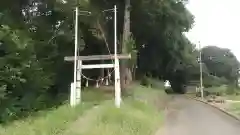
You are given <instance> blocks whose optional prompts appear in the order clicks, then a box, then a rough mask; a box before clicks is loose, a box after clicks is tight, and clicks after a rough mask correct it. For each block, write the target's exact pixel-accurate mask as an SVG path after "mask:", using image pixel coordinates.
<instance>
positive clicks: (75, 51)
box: [73, 6, 78, 105]
mask: <svg viewBox="0 0 240 135" xmlns="http://www.w3.org/2000/svg"><path fill="white" fill-rule="evenodd" d="M77 50H78V6H76V9H75V48H74V75H73V76H74V78H73V96H74V97H76V96H77ZM73 102H74V105H76V102H78V101H75V100H74V101H73Z"/></svg>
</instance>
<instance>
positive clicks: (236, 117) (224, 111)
mask: <svg viewBox="0 0 240 135" xmlns="http://www.w3.org/2000/svg"><path fill="white" fill-rule="evenodd" d="M186 97H187V98H190V99H193V100H195V101H199V102H201V103H204V104H206V105H209V106H211V107H213V108H215V109H217V110H219V111H221V112H223V113H225V114H227V115H228V116H230V117H232V118H234V119H235V120H237V121H240V118H239V117H238V116H236V115H235V114H233V113H230V112H229V111H227V110H225V109H222V108H219V107H217V106H215V105H212V104H210V103H208V102H206V101H203V100H200V99H197V98H193V97H189V96H186Z"/></svg>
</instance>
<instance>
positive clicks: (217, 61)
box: [202, 46, 239, 84]
mask: <svg viewBox="0 0 240 135" xmlns="http://www.w3.org/2000/svg"><path fill="white" fill-rule="evenodd" d="M202 59H203V62H204V63H205V64H206V66H207V68H208V69H209V72H210V74H211V75H213V76H217V77H224V78H226V79H227V80H228V81H229V83H233V84H236V81H237V80H238V77H239V74H238V69H239V62H238V60H237V58H236V56H235V55H234V54H233V53H232V52H231V51H230V50H229V49H226V48H219V47H216V46H207V47H204V48H203V49H202ZM219 67H221V68H219Z"/></svg>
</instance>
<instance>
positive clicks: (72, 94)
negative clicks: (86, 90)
mask: <svg viewBox="0 0 240 135" xmlns="http://www.w3.org/2000/svg"><path fill="white" fill-rule="evenodd" d="M70 105H71V106H75V105H76V91H74V83H71V89H70Z"/></svg>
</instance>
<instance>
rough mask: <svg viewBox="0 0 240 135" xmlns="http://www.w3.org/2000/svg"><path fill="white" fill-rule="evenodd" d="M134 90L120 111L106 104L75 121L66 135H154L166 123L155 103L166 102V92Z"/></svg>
mask: <svg viewBox="0 0 240 135" xmlns="http://www.w3.org/2000/svg"><path fill="white" fill-rule="evenodd" d="M131 89H132V93H131V96H129V97H127V98H125V99H124V100H123V103H122V105H121V108H120V109H118V108H116V107H115V106H114V104H113V103H114V101H107V102H105V103H103V104H101V105H100V106H98V108H96V109H93V110H91V111H90V112H88V113H87V114H86V115H85V116H83V117H82V118H81V119H80V120H79V121H76V123H75V124H74V125H73V126H72V127H71V128H69V129H68V131H66V133H65V135H153V134H154V133H155V132H156V130H157V129H158V128H159V127H160V126H161V124H162V121H163V112H162V110H160V111H159V110H158V108H157V107H156V105H157V104H155V103H156V101H157V100H156V99H159V98H160V99H162V100H163V99H164V98H163V97H165V95H164V92H163V91H161V90H157V89H151V88H145V87H141V86H136V85H135V86H134V87H132V88H131ZM161 97H162V98H161ZM79 127H82V128H81V129H80V128H79Z"/></svg>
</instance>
